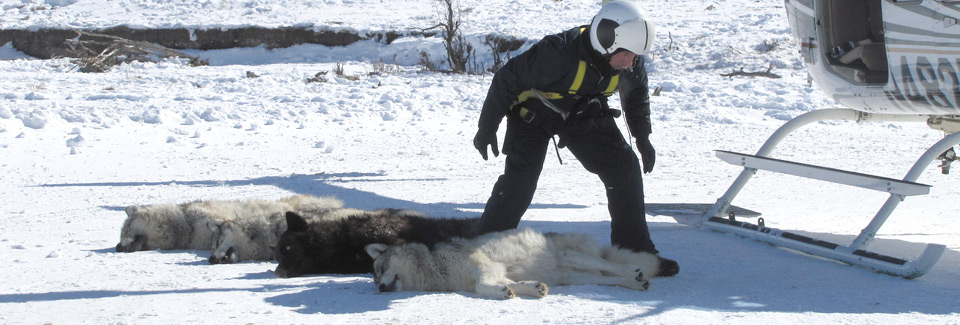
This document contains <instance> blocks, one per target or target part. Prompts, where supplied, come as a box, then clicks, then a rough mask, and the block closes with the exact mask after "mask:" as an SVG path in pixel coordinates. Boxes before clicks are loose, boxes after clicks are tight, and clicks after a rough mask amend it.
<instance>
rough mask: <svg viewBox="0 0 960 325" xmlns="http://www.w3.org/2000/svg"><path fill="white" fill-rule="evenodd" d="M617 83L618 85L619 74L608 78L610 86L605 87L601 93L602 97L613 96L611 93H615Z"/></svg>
mask: <svg viewBox="0 0 960 325" xmlns="http://www.w3.org/2000/svg"><path fill="white" fill-rule="evenodd" d="M581 62H582V61H581ZM619 83H620V74H616V75H614V76H613V78H610V85H609V86H607V90H604V91H603V95H604V96H611V95H613V92H615V91H617V84H619Z"/></svg>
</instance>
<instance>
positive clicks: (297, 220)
mask: <svg viewBox="0 0 960 325" xmlns="http://www.w3.org/2000/svg"><path fill="white" fill-rule="evenodd" d="M285 216H286V219H287V230H286V231H284V232H283V234H282V235H280V239H279V240H278V241H277V245H276V247H275V248H274V256H275V257H276V259H277V269H276V271H275V272H274V273H275V274H276V275H277V276H278V277H281V278H289V277H297V276H301V275H305V274H325V273H340V274H351V273H364V272H369V271H370V262H371V261H370V259H369V257H367V256H366V254H363V248H362V246H361V247H357V248H353V247H352V246H353V245H354V243H353V242H352V241H351V240H350V239H347V238H346V237H345V236H346V235H345V231H344V229H345V228H348V227H349V225H348V224H346V223H343V222H340V221H341V220H323V219H321V220H313V221H312V222H311V223H309V224H308V223H307V220H306V219H305V218H303V217H302V216H301V215H299V214H297V213H295V212H287V213H286V215H285ZM358 254H362V255H358Z"/></svg>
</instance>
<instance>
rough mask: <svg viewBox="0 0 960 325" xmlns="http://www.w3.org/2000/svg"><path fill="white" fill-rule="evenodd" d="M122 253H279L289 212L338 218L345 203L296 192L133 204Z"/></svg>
mask: <svg viewBox="0 0 960 325" xmlns="http://www.w3.org/2000/svg"><path fill="white" fill-rule="evenodd" d="M124 210H125V212H126V213H127V219H126V220H125V221H124V222H123V228H122V229H121V231H120V243H119V244H117V251H118V252H136V251H143V250H155V249H161V250H171V249H204V250H206V249H209V250H211V255H210V259H209V261H210V263H212V264H220V263H236V262H240V261H244V260H270V259H273V258H274V255H273V249H272V246H273V245H274V244H275V243H276V242H277V240H278V239H279V237H280V234H282V233H283V232H284V231H285V230H286V225H287V224H286V222H285V220H284V214H285V213H286V212H287V211H296V212H298V213H300V214H302V215H305V216H308V217H309V218H311V219H320V218H337V217H339V216H340V215H341V214H342V212H339V213H337V212H335V211H341V210H343V211H353V210H355V209H344V208H343V202H342V201H340V200H338V199H336V198H333V197H316V196H312V195H303V194H300V195H293V196H290V197H286V198H282V199H280V200H263V199H245V200H232V201H226V200H208V201H194V202H188V203H182V204H155V205H146V206H128V207H126V209H124Z"/></svg>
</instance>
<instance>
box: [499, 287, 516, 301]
mask: <svg viewBox="0 0 960 325" xmlns="http://www.w3.org/2000/svg"><path fill="white" fill-rule="evenodd" d="M501 290H502V291H503V299H513V298H516V297H517V294H516V293H515V292H513V289H510V288H509V287H507V286H503V289H501Z"/></svg>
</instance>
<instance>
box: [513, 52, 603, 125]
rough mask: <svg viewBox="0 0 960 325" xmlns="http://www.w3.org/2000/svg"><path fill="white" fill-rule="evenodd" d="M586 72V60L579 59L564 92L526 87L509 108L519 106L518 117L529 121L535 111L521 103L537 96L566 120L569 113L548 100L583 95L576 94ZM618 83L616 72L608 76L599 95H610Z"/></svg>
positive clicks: (577, 97) (580, 96) (534, 114)
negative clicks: (575, 74)
mask: <svg viewBox="0 0 960 325" xmlns="http://www.w3.org/2000/svg"><path fill="white" fill-rule="evenodd" d="M586 74H587V61H583V60H580V65H579V67H577V76H576V77H575V78H574V79H573V84H572V85H570V89H569V90H568V91H567V93H566V94H562V93H557V92H546V91H540V90H537V89H528V90H525V91H523V92H521V93H520V95H519V96H517V101H516V102H514V104H513V106H511V107H510V109H511V110H514V109H517V108H519V110H520V111H519V112H518V114H519V115H520V119H522V120H524V121H527V122H530V121H531V120H533V118H534V117H535V116H536V112H534V111H532V110H530V109H528V108H526V107H525V106H524V105H523V103H524V102H526V101H527V100H530V99H531V98H537V99H539V100H540V102H541V103H543V105H544V106H546V107H548V108H550V110H553V111H554V112H557V114H560V116H561V117H563V119H564V120H566V119H567V117H568V116H569V115H570V112H566V111H563V110H561V109H560V108H559V107H557V106H556V105H554V104H553V103H552V102H550V100H555V99H561V98H565V97H568V98H575V99H579V98H582V97H585V96H583V95H579V94H577V92H578V91H579V90H580V86H581V85H582V84H583V77H584V76H585V75H586ZM619 83H620V75H619V74H616V75H614V76H613V77H612V78H610V84H609V85H607V88H606V89H605V90H604V91H603V92H602V93H600V95H602V96H606V97H610V96H612V95H613V93H614V92H615V91H617V85H618V84H619Z"/></svg>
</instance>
